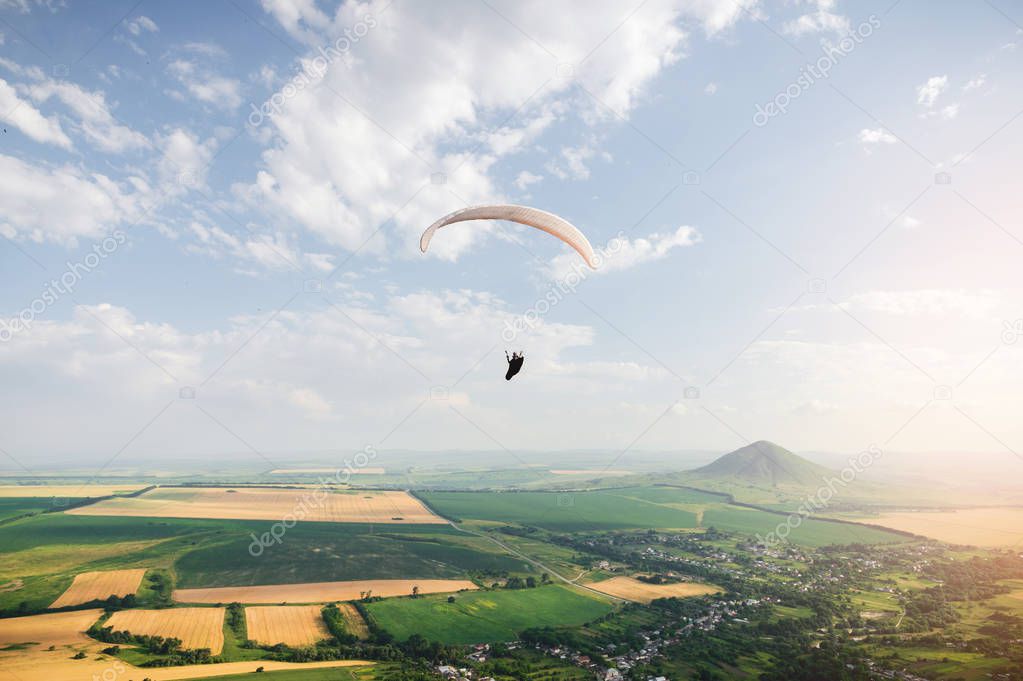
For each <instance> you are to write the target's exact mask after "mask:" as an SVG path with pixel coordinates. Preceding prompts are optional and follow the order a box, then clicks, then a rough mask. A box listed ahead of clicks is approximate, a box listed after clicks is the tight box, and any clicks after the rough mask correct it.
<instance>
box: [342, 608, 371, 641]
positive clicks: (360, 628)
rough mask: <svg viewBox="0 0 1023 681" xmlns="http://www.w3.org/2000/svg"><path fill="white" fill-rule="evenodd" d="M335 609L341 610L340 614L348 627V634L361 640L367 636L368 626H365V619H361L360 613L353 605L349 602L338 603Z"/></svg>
mask: <svg viewBox="0 0 1023 681" xmlns="http://www.w3.org/2000/svg"><path fill="white" fill-rule="evenodd" d="M337 609H338V610H340V611H341V616H342V617H344V618H345V625H347V627H348V633H349V634H352V635H353V636H357V637H359V638H360V639H362V640H365V639H367V638H369V627H368V626H366V620H364V619H362V613H360V612H359V611H358V610H356V608H355V606H354V605H352V604H351V603H338V605H337Z"/></svg>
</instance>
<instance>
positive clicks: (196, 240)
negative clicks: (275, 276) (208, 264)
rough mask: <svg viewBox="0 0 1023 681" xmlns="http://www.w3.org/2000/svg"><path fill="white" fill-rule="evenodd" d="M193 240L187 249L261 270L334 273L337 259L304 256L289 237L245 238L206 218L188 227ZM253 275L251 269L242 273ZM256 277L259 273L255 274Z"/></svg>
mask: <svg viewBox="0 0 1023 681" xmlns="http://www.w3.org/2000/svg"><path fill="white" fill-rule="evenodd" d="M188 232H189V233H190V234H191V235H192V237H193V241H192V242H191V243H189V244H187V245H186V246H185V250H187V251H189V252H192V253H200V254H203V255H206V256H210V257H213V258H225V257H230V258H234V259H236V260H238V261H240V263H241V264H243V265H244V264H249V265H257V266H258V267H259V268H260V269H261V270H269V271H286V270H290V269H295V270H305V269H308V270H310V271H314V272H330V271H331V270H332V269H333V268H334V265H333V263H334V256H332V255H330V254H326V253H304V252H302V251H301V249H299V248H298V247H297V246H296V245H295V244H293V243H292V240H291V239H290V238H289V237H288V235H286V234H283V233H281V232H276V233H273V234H267V233H261V232H257V231H255V229H254V228H253V229H252V231H249V232H247V233H244V234H243V235H242V236H241V237H239V236H237V235H236V234H232V233H230V232H227V231H225V230H224V229H222V228H221V227H219V226H217V225H210V224H209V219H208V217H207V216H205V215H198V216H197V219H196V220H193V221H191V222H190V223H189V225H188ZM239 271H241V272H244V273H250V272H248V271H247V270H239ZM251 273H252V274H256V273H255V272H251Z"/></svg>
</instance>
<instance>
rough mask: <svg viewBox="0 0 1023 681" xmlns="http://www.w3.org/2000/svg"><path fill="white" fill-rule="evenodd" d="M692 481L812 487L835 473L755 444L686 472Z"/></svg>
mask: <svg viewBox="0 0 1023 681" xmlns="http://www.w3.org/2000/svg"><path fill="white" fill-rule="evenodd" d="M688 475H689V476H690V477H692V478H694V479H724V480H728V481H729V482H731V483H733V484H735V483H739V484H742V483H746V484H749V485H754V486H756V487H816V486H819V485H820V484H821V483H822V481H823V479H825V478H827V477H831V476H836V475H838V473H837V472H836V471H833V470H831V469H830V468H825V467H824V466H820V465H818V464H815V463H813V462H811V461H807V460H806V459H804V458H803V457H801V456H797V455H796V454H793V453H792V452H790V451H789V450H787V449H785V448H784V447H781V446H779V445H776V444H774V443H773V442H768V441H767V440H759V441H757V442H754V443H753V444H750V445H746V446H745V447H741V448H739V449H736V450H735V451H734V452H729V453H728V454H724V455H722V456H720V457H718V458H717V459H715V460H714V461H712V462H711V463H709V464H707V465H706V466H703V467H701V468H697V469H694V470H692V471H689V472H688Z"/></svg>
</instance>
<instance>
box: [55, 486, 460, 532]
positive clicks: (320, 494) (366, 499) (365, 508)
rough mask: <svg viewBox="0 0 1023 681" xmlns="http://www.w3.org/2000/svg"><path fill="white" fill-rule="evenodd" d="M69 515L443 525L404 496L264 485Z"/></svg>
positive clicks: (157, 497)
mask: <svg viewBox="0 0 1023 681" xmlns="http://www.w3.org/2000/svg"><path fill="white" fill-rule="evenodd" d="M67 513H69V514H72V515H87V516H142V517H147V518H214V519H237V520H273V521H281V520H282V519H284V518H286V517H293V518H297V519H300V520H304V521H312V522H317V521H318V522H333V523H343V522H351V523H392V524H396V523H428V524H429V523H443V522H444V521H443V520H442V519H441V518H438V517H437V516H435V515H434V514H433V513H431V512H430V511H429V509H427V508H426V507H425V506H423V504H422V502H420V501H419V500H418V499H416V498H415V497H413V496H412V495H410V494H408V493H406V492H392V491H369V490H342V491H326V490H319V489H316V490H307V489H289V488H283V487H278V488H260V487H216V488H190V487H176V488H170V487H168V488H159V489H156V490H153V491H151V492H147V493H146V494H143V495H141V496H138V497H131V498H124V499H107V500H104V501H101V502H99V503H96V504H91V505H89V506H82V507H79V508H74V509H71V510H69V511H67Z"/></svg>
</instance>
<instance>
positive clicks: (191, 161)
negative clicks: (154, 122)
mask: <svg viewBox="0 0 1023 681" xmlns="http://www.w3.org/2000/svg"><path fill="white" fill-rule="evenodd" d="M156 143H157V147H158V148H159V150H160V152H161V154H162V155H161V157H160V160H159V161H158V162H157V174H158V177H159V180H160V181H161V183H162V184H163V185H165V187H166V188H167V191H168V192H170V193H182V192H184V191H187V190H188V189H189V188H191V187H204V186H206V176H207V175H208V174H209V164H210V160H211V159H212V158H213V153H214V151H215V150H216V148H217V141H216V139H214V138H209V139H207V140H205V141H201V140H200V139H199V137H198V136H197V135H196V134H195V133H192V132H190V131H188V130H185V129H184V128H175V129H174V130H171V131H170V132H169V133H166V134H163V135H158V136H157V140H156Z"/></svg>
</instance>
